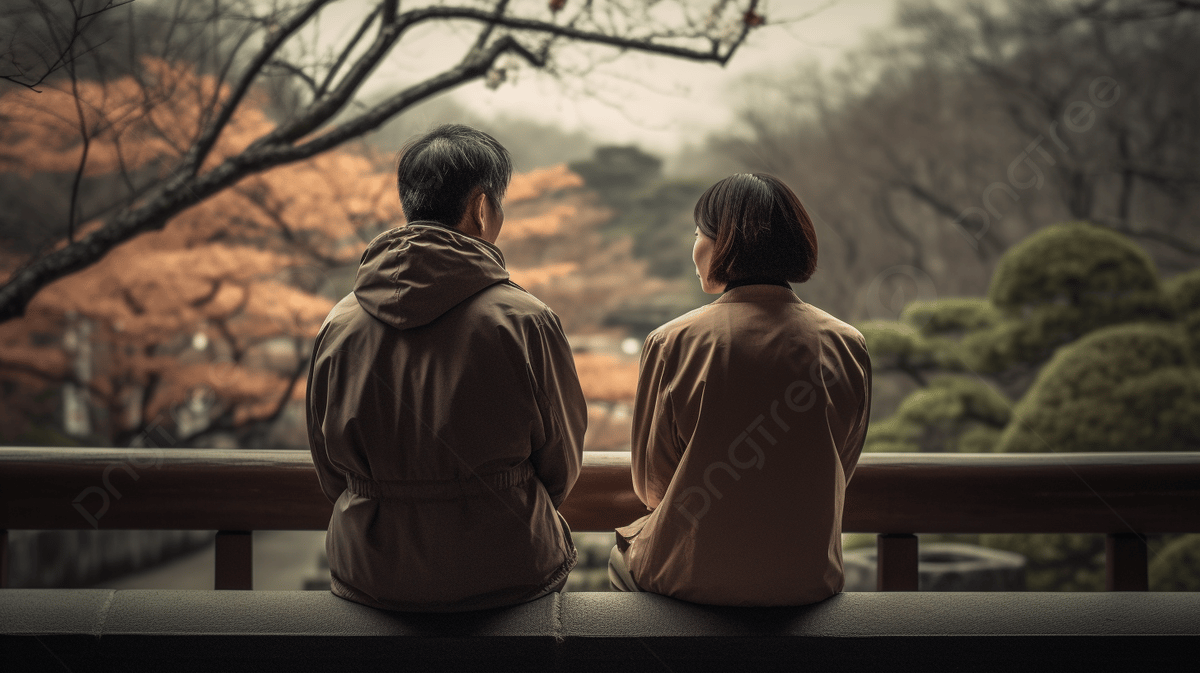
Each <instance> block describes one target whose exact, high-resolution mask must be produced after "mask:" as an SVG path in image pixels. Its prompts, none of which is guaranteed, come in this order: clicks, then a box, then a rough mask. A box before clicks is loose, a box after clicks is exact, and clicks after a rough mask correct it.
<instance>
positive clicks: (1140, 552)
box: [1104, 533, 1150, 591]
mask: <svg viewBox="0 0 1200 673" xmlns="http://www.w3.org/2000/svg"><path fill="white" fill-rule="evenodd" d="M1104 561H1105V563H1104V569H1105V573H1104V574H1105V579H1106V582H1105V584H1106V587H1105V588H1106V589H1108V590H1109V591H1149V590H1150V577H1149V575H1150V573H1149V570H1148V565H1149V563H1148V561H1147V552H1146V538H1145V537H1143V536H1141V535H1138V534H1137V533H1109V534H1108V538H1107V539H1106V540H1105V541H1104Z"/></svg>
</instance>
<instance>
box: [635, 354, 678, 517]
mask: <svg viewBox="0 0 1200 673" xmlns="http://www.w3.org/2000/svg"><path fill="white" fill-rule="evenodd" d="M668 367H669V364H668V358H667V353H666V346H665V344H664V343H663V339H662V338H661V337H660V336H659V335H658V334H656V333H652V334H650V336H648V337H646V343H645V345H644V346H643V347H642V361H641V365H640V367H639V368H638V383H637V398H636V400H635V402H634V407H633V437H632V438H631V447H630V448H631V456H630V463H631V466H632V468H633V490H634V492H635V493H637V496H638V498H639V499H641V501H642V502H643V503H645V505H646V507H647V508H648V509H654V508H655V507H658V504H659V503H660V502H662V498H663V495H665V494H666V492H667V487H668V486H670V485H671V479H672V478H673V477H674V476H675V470H676V468H678V467H679V461H680V459H682V457H683V451H682V447H680V446H679V441H678V432H676V429H675V415H674V413H673V411H674V410H673V409H672V407H671V399H670V381H671V380H670V375H669V372H668Z"/></svg>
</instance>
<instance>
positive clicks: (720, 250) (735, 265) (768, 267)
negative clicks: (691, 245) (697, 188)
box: [693, 173, 817, 283]
mask: <svg viewBox="0 0 1200 673" xmlns="http://www.w3.org/2000/svg"><path fill="white" fill-rule="evenodd" d="M693 218H694V219H695V221H696V227H698V228H699V229H700V233H702V234H704V235H705V236H707V237H709V238H711V239H713V240H714V241H715V243H714V245H713V253H712V260H711V262H710V264H709V272H708V275H709V279H710V280H712V281H713V282H716V283H729V282H732V281H737V280H746V279H755V280H764V281H780V280H786V281H788V282H789V283H803V282H804V281H806V280H808V279H809V278H811V277H812V275H813V272H814V271H816V270H817V232H816V230H815V229H813V223H812V219H811V218H809V216H808V211H806V210H805V209H804V204H802V203H800V198H799V197H797V196H796V194H795V192H793V191H792V190H791V189H788V186H787V185H785V184H783V181H782V180H780V179H779V178H777V177H775V176H773V175H768V174H766V173H738V174H736V175H731V176H729V177H727V178H725V179H724V180H721V181H720V182H718V183H717V184H715V185H713V186H712V187H709V188H708V191H706V192H704V194H703V195H701V196H700V200H699V201H697V202H696V210H695V212H694V213H693Z"/></svg>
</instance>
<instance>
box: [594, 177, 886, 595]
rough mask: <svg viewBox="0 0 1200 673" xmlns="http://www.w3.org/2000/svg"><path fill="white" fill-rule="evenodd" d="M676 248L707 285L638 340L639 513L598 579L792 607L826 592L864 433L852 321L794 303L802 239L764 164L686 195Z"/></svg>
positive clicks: (813, 251) (809, 249) (783, 192)
mask: <svg viewBox="0 0 1200 673" xmlns="http://www.w3.org/2000/svg"><path fill="white" fill-rule="evenodd" d="M694 218H695V221H696V244H695V247H694V249H693V251H692V258H693V260H694V261H695V263H696V274H697V275H698V276H699V277H700V285H701V287H702V288H703V289H704V291H705V292H707V293H709V294H720V295H721V297H720V298H718V299H717V300H716V301H714V302H712V303H711V304H709V305H707V306H704V307H701V308H699V309H696V310H695V311H692V312H691V313H688V314H686V315H683V316H681V317H679V318H677V319H675V320H673V321H671V322H669V323H667V324H666V325H663V326H662V327H660V328H658V329H657V330H655V331H654V332H652V333H651V334H650V336H649V337H647V338H646V343H645V347H644V348H643V351H642V362H641V370H640V374H639V380H638V388H637V402H636V407H635V410H634V423H633V455H632V463H633V486H634V490H635V491H636V492H637V495H638V497H639V498H641V500H642V502H644V503H645V504H646V506H647V508H649V509H650V510H651V513H650V514H648V515H646V516H644V517H642V518H641V519H639V520H637V521H635V522H633V523H632V524H630V525H628V526H625V527H624V528H620V529H618V530H617V542H618V544H617V546H616V547H614V548H613V552H612V554H611V556H610V564H609V577H610V579H611V580H612V584H613V587H614V589H618V590H625V591H638V590H641V591H650V592H654V593H660V594H665V595H668V596H674V597H676V598H681V599H685V600H689V601H693V602H696V603H708V604H714V605H801V604H805V603H813V602H816V601H820V600H823V599H825V598H828V597H829V596H832V595H833V594H835V593H837V592H839V591H841V589H842V587H843V585H844V578H843V575H842V546H841V524H842V502H843V496H844V494H845V491H846V484H847V482H849V481H850V476H851V475H852V474H853V472H854V466H855V464H857V462H858V456H859V453H860V452H861V451H862V445H863V439H864V437H865V435H866V432H867V416H868V413H869V411H870V408H871V397H870V391H871V362H870V358H869V357H868V355H867V349H866V345H865V343H864V341H863V337H862V335H861V334H860V333H859V332H858V330H856V329H854V328H853V327H851V326H850V325H847V324H846V323H844V322H842V321H840V320H838V319H837V318H834V317H833V316H831V315H829V314H828V313H826V312H824V311H822V310H821V309H819V308H817V307H815V306H811V305H809V304H806V303H804V302H803V301H801V300H800V299H799V298H798V297H797V296H796V294H795V293H794V292H792V289H791V287H790V285H789V284H788V283H789V282H792V283H803V282H804V281H806V280H808V279H809V277H810V276H812V273H813V271H814V270H815V269H816V265H817V239H816V232H815V231H814V229H813V224H812V220H811V219H810V218H809V216H808V213H807V212H805V210H804V206H803V205H802V204H801V203H800V199H798V198H797V197H796V195H795V194H794V193H793V192H792V191H791V190H790V189H788V187H787V186H786V185H785V184H783V182H781V181H780V180H778V179H777V178H775V177H772V176H770V175H766V174H762V173H755V174H739V175H733V176H730V177H728V178H725V179H724V180H721V181H720V182H718V183H717V184H715V185H713V186H712V187H710V188H709V189H708V191H706V192H705V193H704V195H703V196H701V197H700V200H699V202H697V203H696V209H695V213H694Z"/></svg>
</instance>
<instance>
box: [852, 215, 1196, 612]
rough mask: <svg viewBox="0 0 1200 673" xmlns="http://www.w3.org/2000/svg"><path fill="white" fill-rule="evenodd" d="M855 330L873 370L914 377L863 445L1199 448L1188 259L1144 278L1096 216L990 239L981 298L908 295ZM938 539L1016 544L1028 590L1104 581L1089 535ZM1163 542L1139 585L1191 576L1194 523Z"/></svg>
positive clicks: (1126, 248)
mask: <svg viewBox="0 0 1200 673" xmlns="http://www.w3.org/2000/svg"><path fill="white" fill-rule="evenodd" d="M860 328H861V330H862V332H863V334H864V336H865V337H866V338H867V344H868V348H869V349H870V351H871V356H872V360H873V363H874V365H875V370H876V376H877V378H878V377H880V376H886V372H888V371H893V372H896V373H899V374H903V375H905V376H906V377H907V378H908V379H909V380H911V381H913V382H915V383H916V384H917V386H918V388H917V390H915V391H914V392H912V393H911V394H909V395H908V396H907V397H906V398H905V399H904V400H903V401H902V402H901V403H900V405H899V407H898V408H897V410H896V412H895V414H893V415H892V416H890V417H889V418H886V419H883V420H881V421H876V422H874V423H873V424H872V427H871V430H870V434H869V435H868V438H867V446H866V450H867V451H871V452H959V453H977V452H1001V453H1035V452H1041V453H1045V452H1104V451H1200V424H1197V422H1196V419H1198V418H1200V269H1197V270H1193V271H1189V272H1185V273H1183V274H1179V275H1176V276H1175V277H1173V278H1169V279H1166V280H1165V281H1163V280H1160V278H1159V276H1158V272H1157V270H1156V269H1155V266H1154V264H1153V262H1152V261H1151V260H1150V258H1149V256H1148V255H1147V254H1146V253H1145V252H1144V251H1143V250H1142V249H1141V248H1139V247H1138V246H1137V245H1135V244H1134V243H1132V242H1131V241H1130V240H1128V239H1127V238H1125V237H1124V236H1122V235H1121V234H1118V233H1114V232H1113V231H1111V230H1108V229H1105V228H1102V227H1097V226H1093V225H1090V224H1087V223H1081V222H1073V223H1068V224H1061V225H1055V226H1051V227H1047V228H1045V229H1042V230H1040V231H1038V232H1037V233H1035V234H1033V235H1031V236H1030V237H1028V238H1027V239H1025V240H1024V241H1022V242H1021V243H1019V244H1017V245H1015V246H1013V247H1012V248H1011V249H1009V250H1008V252H1006V253H1005V255H1004V256H1003V257H1002V258H1001V259H1000V261H999V263H998V264H997V267H996V272H995V274H994V276H993V278H992V282H991V287H990V291H989V294H988V297H987V298H978V297H976V298H944V299H938V300H934V301H924V302H913V303H911V304H909V305H908V306H907V307H905V309H904V310H903V311H902V312H901V314H900V317H899V320H897V321H894V322H888V321H873V322H870V323H864V324H862V325H860ZM1006 393H1007V394H1006ZM1010 400H1011V401H1010ZM941 537H945V536H938V538H941ZM949 537H950V538H952V539H954V540H956V541H960V542H974V543H977V544H982V545H985V546H989V547H995V548H999V549H1005V550H1008V551H1014V552H1017V553H1020V554H1023V555H1024V556H1025V557H1026V559H1027V562H1028V570H1027V576H1026V582H1027V586H1028V588H1029V589H1030V590H1034V591H1093V590H1101V589H1103V587H1104V536H1102V535H1081V534H1057V535H1030V534H1005V535H997V534H990V535H961V536H949ZM931 539H934V538H931ZM1163 542H1164V544H1163V545H1162V548H1161V550H1159V552H1158V553H1157V555H1156V556H1155V558H1154V561H1153V563H1152V565H1151V571H1150V572H1151V577H1152V588H1153V589H1155V590H1193V591H1194V590H1197V588H1200V536H1196V535H1189V536H1167V537H1166V539H1165V540H1164V541H1163ZM1154 548H1155V547H1154V545H1152V549H1154Z"/></svg>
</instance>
